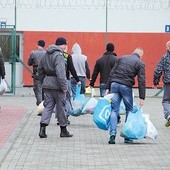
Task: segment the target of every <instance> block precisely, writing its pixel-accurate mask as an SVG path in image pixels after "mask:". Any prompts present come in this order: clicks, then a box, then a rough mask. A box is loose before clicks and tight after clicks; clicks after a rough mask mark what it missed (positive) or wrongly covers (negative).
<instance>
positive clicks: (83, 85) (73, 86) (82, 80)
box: [71, 77, 86, 100]
mask: <svg viewBox="0 0 170 170" xmlns="http://www.w3.org/2000/svg"><path fill="white" fill-rule="evenodd" d="M79 80H80V81H81V91H80V94H85V89H86V77H79ZM76 85H77V81H76V80H75V79H74V78H71V91H72V96H73V100H74V99H75V97H76Z"/></svg>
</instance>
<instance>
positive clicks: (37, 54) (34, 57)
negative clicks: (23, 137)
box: [28, 40, 46, 116]
mask: <svg viewBox="0 0 170 170" xmlns="http://www.w3.org/2000/svg"><path fill="white" fill-rule="evenodd" d="M44 46H45V41H44V40H39V41H38V42H37V50H33V51H31V54H30V57H29V59H28V65H29V66H33V74H32V78H33V91H34V94H35V97H36V105H37V106H38V105H39V104H40V103H41V102H42V100H43V92H42V87H41V83H40V81H39V78H38V73H37V69H38V65H39V63H40V60H41V58H42V56H43V55H44V54H45V52H46V50H44ZM38 116H41V113H39V114H38Z"/></svg>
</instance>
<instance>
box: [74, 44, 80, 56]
mask: <svg viewBox="0 0 170 170" xmlns="http://www.w3.org/2000/svg"><path fill="white" fill-rule="evenodd" d="M72 52H73V54H81V47H80V45H79V44H78V43H75V44H74V45H73V47H72Z"/></svg>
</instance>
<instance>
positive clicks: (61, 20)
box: [0, 1, 170, 32]
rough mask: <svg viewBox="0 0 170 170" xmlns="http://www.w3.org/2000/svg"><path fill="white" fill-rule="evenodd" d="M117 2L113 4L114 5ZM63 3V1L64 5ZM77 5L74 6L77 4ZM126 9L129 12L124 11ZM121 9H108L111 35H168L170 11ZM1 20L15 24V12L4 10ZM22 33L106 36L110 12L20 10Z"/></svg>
mask: <svg viewBox="0 0 170 170" xmlns="http://www.w3.org/2000/svg"><path fill="white" fill-rule="evenodd" d="M110 2H113V1H110ZM60 3H61V1H60ZM73 5H74V4H73ZM124 8H125V9H124ZM154 8H155V9H137V6H136V9H135V8H134V9H131V8H130V9H129V10H128V6H125V7H124V6H122V7H121V9H119V8H118V7H117V8H114V6H113V8H109V7H108V13H107V14H108V22H107V26H108V31H109V32H164V31H165V25H170V20H169V17H170V8H161V9H159V8H157V6H156V7H154ZM0 13H1V14H0V19H1V18H6V20H7V24H14V13H15V12H14V8H13V7H6V8H4V7H3V8H2V6H0ZM16 14H17V20H16V23H17V30H18V31H24V30H27V31H71V32H74V31H76V32H105V30H106V10H105V8H104V7H100V8H95V7H93V8H90V7H89V8H88V7H86V8H55V9H54V8H52V7H50V8H47V7H46V8H44V7H43V8H40V7H37V8H36V6H34V8H31V6H29V7H28V8H26V6H24V7H23V6H19V5H18V7H17V10H16Z"/></svg>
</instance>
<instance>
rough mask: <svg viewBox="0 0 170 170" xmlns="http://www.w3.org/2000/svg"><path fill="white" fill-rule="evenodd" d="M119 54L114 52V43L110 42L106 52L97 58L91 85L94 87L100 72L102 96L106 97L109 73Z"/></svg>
mask: <svg viewBox="0 0 170 170" xmlns="http://www.w3.org/2000/svg"><path fill="white" fill-rule="evenodd" d="M116 56H117V54H116V53H115V52H114V44H112V43H108V44H107V46H106V52H105V53H104V54H103V56H102V57H100V58H99V59H97V61H96V64H95V66H94V70H93V74H92V78H91V80H90V84H89V85H90V87H94V84H95V82H96V79H97V76H98V74H100V97H104V95H105V93H106V84H107V80H108V75H109V74H110V71H111V69H112V68H113V66H114V65H115V63H116V61H117V57H116Z"/></svg>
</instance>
